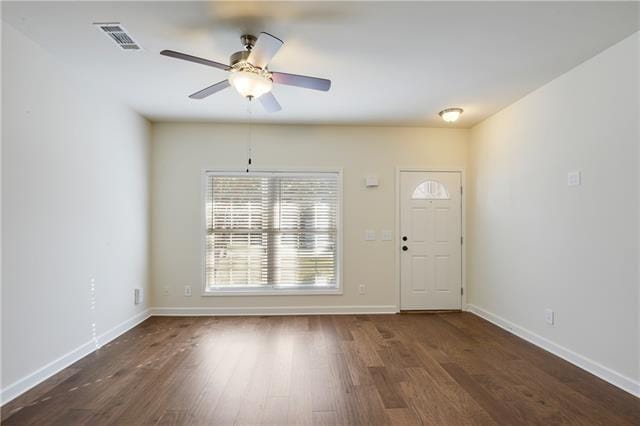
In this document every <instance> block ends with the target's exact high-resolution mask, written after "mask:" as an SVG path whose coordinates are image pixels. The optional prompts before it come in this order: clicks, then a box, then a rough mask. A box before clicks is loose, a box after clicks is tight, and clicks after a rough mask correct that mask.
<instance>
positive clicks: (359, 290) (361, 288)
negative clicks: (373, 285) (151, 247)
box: [358, 284, 367, 294]
mask: <svg viewBox="0 0 640 426" xmlns="http://www.w3.org/2000/svg"><path fill="white" fill-rule="evenodd" d="M366 292H367V286H365V285H364V284H360V286H359V287H358V293H360V294H365V293H366Z"/></svg>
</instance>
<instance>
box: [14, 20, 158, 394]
mask: <svg viewBox="0 0 640 426" xmlns="http://www.w3.org/2000/svg"><path fill="white" fill-rule="evenodd" d="M150 130H151V128H150V125H149V123H148V122H147V120H145V119H144V118H142V117H140V116H139V115H138V114H136V113H135V112H133V111H132V110H130V109H129V108H127V107H126V106H124V105H121V104H120V103H118V102H116V101H114V100H112V99H111V98H110V97H109V94H108V93H104V92H103V91H102V90H99V89H98V88H96V87H95V86H94V85H92V84H89V83H88V82H87V81H86V80H83V79H82V78H81V77H79V76H78V75H77V74H76V73H75V72H74V71H73V70H70V69H67V68H65V67H64V66H62V65H60V64H58V63H57V62H56V61H55V58H53V57H51V56H50V55H49V54H48V53H46V52H45V51H44V50H42V49H41V48H40V47H39V46H38V45H36V44H35V43H33V42H32V41H31V40H29V39H27V38H26V37H25V36H23V35H22V34H21V33H19V32H17V31H15V30H14V29H12V28H11V27H10V26H9V25H7V24H6V23H2V396H3V398H5V399H7V398H11V397H13V396H15V395H16V394H17V393H19V392H22V391H24V390H26V389H27V388H28V387H30V386H32V385H34V384H35V383H37V382H38V381H39V380H42V379H43V378H45V377H46V376H48V375H50V374H52V373H54V372H55V370H56V369H57V368H61V367H62V366H64V365H65V364H66V363H68V362H70V361H72V360H73V359H74V357H77V356H78V355H77V354H75V355H74V353H76V352H77V351H76V352H74V350H76V349H78V348H80V347H83V346H87V347H89V348H91V347H92V346H91V342H92V339H93V337H94V328H93V324H95V335H96V336H100V335H102V334H103V333H105V332H107V331H108V330H111V329H112V328H113V327H116V326H118V325H119V324H121V323H122V322H124V321H126V320H129V319H131V318H132V317H135V316H136V315H137V314H141V313H143V312H144V310H145V308H146V307H147V306H148V305H147V304H146V303H145V304H140V305H138V306H135V305H134V303H133V289H134V288H136V287H139V288H142V289H145V288H146V287H147V283H148V251H149V250H148V243H149V215H148V210H149V202H148V200H149V194H148V192H149V191H148V186H149V172H150V161H149V160H150V149H149V141H150ZM91 278H95V290H96V292H95V302H96V305H95V310H91V305H90V297H91V292H90V285H91V282H90V280H91ZM85 353H86V352H85ZM64 356H68V357H67V358H61V357H64ZM52 362H53V364H50V363H52ZM43 367H44V370H40V369H41V368H43ZM38 370H40V371H38Z"/></svg>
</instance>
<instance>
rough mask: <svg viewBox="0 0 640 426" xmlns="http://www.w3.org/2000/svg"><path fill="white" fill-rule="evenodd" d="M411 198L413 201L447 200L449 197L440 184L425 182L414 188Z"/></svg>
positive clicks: (432, 181)
mask: <svg viewBox="0 0 640 426" xmlns="http://www.w3.org/2000/svg"><path fill="white" fill-rule="evenodd" d="M411 198H412V199H413V200H448V199H449V198H451V197H449V192H448V191H447V188H445V187H444V185H443V184H442V183H440V182H438V181H435V180H425V181H424V182H422V183H421V184H420V185H418V186H416V189H415V190H414V191H413V195H412V196H411Z"/></svg>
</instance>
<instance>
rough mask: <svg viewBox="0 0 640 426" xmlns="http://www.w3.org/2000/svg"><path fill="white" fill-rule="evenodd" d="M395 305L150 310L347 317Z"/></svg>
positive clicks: (156, 312)
mask: <svg viewBox="0 0 640 426" xmlns="http://www.w3.org/2000/svg"><path fill="white" fill-rule="evenodd" d="M396 312H398V308H397V307H396V306H395V305H381V306H274V307H246V308H234V307H211V308H152V309H151V313H152V315H157V316H212V315H220V316H251V315H348V314H395V313H396Z"/></svg>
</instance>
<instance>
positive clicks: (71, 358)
mask: <svg viewBox="0 0 640 426" xmlns="http://www.w3.org/2000/svg"><path fill="white" fill-rule="evenodd" d="M150 316H151V310H150V309H146V310H144V311H142V312H140V313H139V314H136V315H134V316H132V317H131V318H129V319H128V320H126V321H123V322H121V323H120V324H118V325H116V326H115V327H113V328H111V329H109V330H108V331H106V332H104V333H102V334H101V335H100V336H97V344H98V346H102V345H104V344H106V343H109V342H110V341H112V340H113V339H115V338H116V337H118V336H120V335H121V334H123V333H125V332H127V331H129V330H130V329H132V328H133V327H135V326H136V325H138V324H140V323H141V322H142V321H144V320H146V319H147V318H149V317H150ZM95 350H96V342H94V341H93V340H90V341H88V342H87V343H84V344H83V345H81V346H79V347H77V348H75V349H74V350H72V351H70V352H68V353H66V354H64V355H62V356H61V357H60V358H58V359H56V360H54V361H51V362H50V363H49V364H47V365H45V366H44V367H42V368H40V369H38V370H36V371H34V372H33V373H31V374H29V375H28V376H26V377H23V378H22V379H20V380H18V381H17V382H14V383H12V384H10V385H9V386H7V387H6V388H4V389H2V392H1V393H0V405H4V404H6V403H7V402H9V401H11V400H12V399H14V398H16V397H17V396H19V395H21V394H22V393H24V392H26V391H28V390H29V389H31V388H32V387H34V386H36V385H38V384H40V383H42V382H43V381H45V380H46V379H48V378H49V377H51V376H53V375H54V374H56V373H58V372H59V371H61V370H63V369H65V368H67V367H68V366H70V365H71V364H73V363H74V362H76V361H78V360H79V359H81V358H83V357H85V356H87V355H89V354H90V353H91V352H93V351H95Z"/></svg>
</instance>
